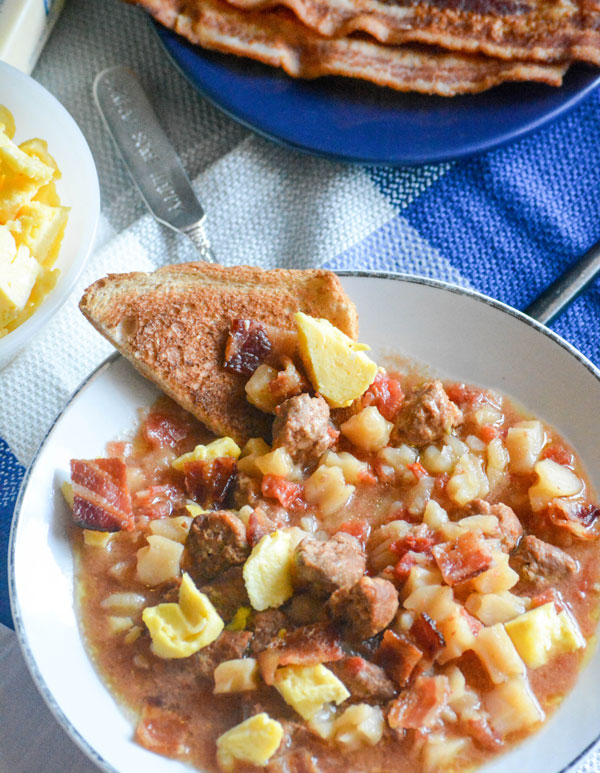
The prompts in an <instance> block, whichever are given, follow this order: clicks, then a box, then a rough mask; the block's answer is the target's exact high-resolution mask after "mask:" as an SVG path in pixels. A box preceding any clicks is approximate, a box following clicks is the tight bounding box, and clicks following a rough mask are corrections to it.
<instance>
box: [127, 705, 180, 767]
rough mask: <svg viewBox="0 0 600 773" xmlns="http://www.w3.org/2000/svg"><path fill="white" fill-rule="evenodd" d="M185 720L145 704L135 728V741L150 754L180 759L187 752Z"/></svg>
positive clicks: (167, 711)
mask: <svg viewBox="0 0 600 773" xmlns="http://www.w3.org/2000/svg"><path fill="white" fill-rule="evenodd" d="M185 728H186V723H185V720H184V719H183V718H182V717H180V716H179V714H176V713H175V712H174V711H169V710H168V709H163V708H161V707H160V706H155V705H153V704H152V703H146V704H145V705H144V708H143V709H142V714H141V716H140V719H139V721H138V724H137V726H136V728H135V740H136V741H137V742H138V743H139V744H140V745H141V746H143V747H144V748H146V749H150V751H151V752H156V754H162V755H164V756H165V757H180V756H181V755H183V754H185V752H186V751H187V747H186V743H185V736H186V729H185Z"/></svg>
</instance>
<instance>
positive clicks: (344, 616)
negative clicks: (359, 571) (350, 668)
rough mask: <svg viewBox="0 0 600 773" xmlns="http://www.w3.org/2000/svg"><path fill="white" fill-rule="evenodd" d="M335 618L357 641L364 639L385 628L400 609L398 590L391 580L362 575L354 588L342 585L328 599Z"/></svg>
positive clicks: (349, 635)
mask: <svg viewBox="0 0 600 773" xmlns="http://www.w3.org/2000/svg"><path fill="white" fill-rule="evenodd" d="M328 611H329V614H330V615H331V617H332V618H333V619H334V620H335V621H336V622H337V623H339V624H340V625H341V626H343V627H344V629H345V633H346V636H347V637H348V638H349V639H350V640H353V641H358V642H360V641H364V640H365V639H370V638H371V636H375V634H377V633H379V632H380V631H383V629H384V628H386V627H387V626H388V625H389V624H390V623H391V622H392V620H393V619H394V615H395V614H396V612H397V611H398V593H397V591H396V588H394V586H393V585H392V583H391V582H389V581H388V580H382V579H380V578H379V577H375V578H372V577H361V579H360V580H359V581H358V582H357V583H356V585H354V586H353V587H352V588H340V590H337V591H336V592H335V593H334V594H333V595H332V597H331V598H330V599H329V602H328Z"/></svg>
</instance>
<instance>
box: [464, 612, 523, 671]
mask: <svg viewBox="0 0 600 773" xmlns="http://www.w3.org/2000/svg"><path fill="white" fill-rule="evenodd" d="M473 651H474V652H475V654H476V655H478V657H479V659H480V660H481V662H482V663H483V665H484V666H485V669H486V671H487V672H488V674H489V676H490V679H491V680H492V682H493V683H494V684H500V683H501V682H505V681H506V680H507V679H508V678H509V677H511V676H518V675H519V674H525V673H526V669H525V663H523V661H522V660H521V658H520V657H519V653H518V652H517V650H516V649H515V646H514V644H513V643H512V641H511V639H510V637H509V635H508V634H507V632H506V629H505V628H504V626H503V625H502V623H496V625H492V626H491V627H489V628H482V629H481V631H479V633H478V635H477V637H476V639H475V643H474V644H473Z"/></svg>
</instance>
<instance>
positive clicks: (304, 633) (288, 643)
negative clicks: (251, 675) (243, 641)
mask: <svg viewBox="0 0 600 773" xmlns="http://www.w3.org/2000/svg"><path fill="white" fill-rule="evenodd" d="M343 656H344V652H343V650H342V648H341V641H340V635H339V633H338V632H337V630H336V629H335V627H334V626H333V625H332V624H331V623H315V624H314V625H305V626H303V627H302V628H297V629H296V630H295V631H291V632H290V633H285V634H284V635H283V636H278V637H277V638H275V639H273V640H272V641H271V642H270V643H269V645H268V646H267V647H266V649H264V650H263V651H262V652H260V653H259V655H258V667H259V668H260V673H261V675H262V678H263V679H264V680H265V683H266V684H273V679H274V677H275V670H276V669H277V668H278V667H279V666H288V665H307V666H312V665H316V664H317V663H329V662H331V661H333V660H340V658H342V657H343Z"/></svg>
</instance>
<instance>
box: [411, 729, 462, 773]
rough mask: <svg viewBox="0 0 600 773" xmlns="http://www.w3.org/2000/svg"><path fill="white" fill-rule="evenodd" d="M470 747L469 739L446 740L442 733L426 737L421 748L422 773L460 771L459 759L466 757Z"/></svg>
mask: <svg viewBox="0 0 600 773" xmlns="http://www.w3.org/2000/svg"><path fill="white" fill-rule="evenodd" d="M470 746H471V739H470V738H465V737H463V738H447V737H446V736H445V735H443V733H432V734H431V735H429V736H427V740H426V741H425V745H424V746H423V752H422V755H423V756H422V759H423V771H424V773H438V772H439V771H443V770H461V769H462V765H461V762H460V759H461V757H464V758H466V757H467V754H468V752H469V747H470Z"/></svg>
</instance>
